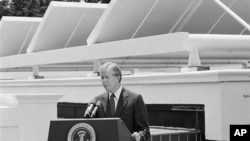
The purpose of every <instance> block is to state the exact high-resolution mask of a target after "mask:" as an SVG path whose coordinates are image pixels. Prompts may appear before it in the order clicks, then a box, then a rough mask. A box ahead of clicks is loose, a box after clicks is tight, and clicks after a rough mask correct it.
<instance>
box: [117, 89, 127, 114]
mask: <svg viewBox="0 0 250 141" xmlns="http://www.w3.org/2000/svg"><path fill="white" fill-rule="evenodd" d="M128 98H129V95H128V93H127V91H126V89H124V88H122V92H121V95H120V98H119V101H118V104H117V108H116V112H115V116H120V114H121V112H122V111H123V109H124V107H126V104H127V103H128Z"/></svg>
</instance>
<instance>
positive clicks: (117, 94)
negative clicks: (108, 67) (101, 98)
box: [109, 85, 122, 99]
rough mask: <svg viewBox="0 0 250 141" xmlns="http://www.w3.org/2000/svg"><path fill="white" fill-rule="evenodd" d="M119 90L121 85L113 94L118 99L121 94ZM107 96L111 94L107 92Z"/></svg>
mask: <svg viewBox="0 0 250 141" xmlns="http://www.w3.org/2000/svg"><path fill="white" fill-rule="evenodd" d="M121 92H122V85H121V86H120V87H119V88H118V89H117V91H116V92H115V93H114V95H115V98H117V99H119V98H120V95H121ZM109 96H111V93H109Z"/></svg>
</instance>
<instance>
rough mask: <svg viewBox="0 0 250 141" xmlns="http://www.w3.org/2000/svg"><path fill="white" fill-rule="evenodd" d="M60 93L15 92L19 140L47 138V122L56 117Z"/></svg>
mask: <svg viewBox="0 0 250 141" xmlns="http://www.w3.org/2000/svg"><path fill="white" fill-rule="evenodd" d="M62 96H63V95H61V94H21V95H20V94H17V95H16V97H17V100H18V102H19V106H18V109H19V141H45V140H48V133H49V124H50V121H51V120H55V119H56V118H57V102H58V99H59V98H61V97H62Z"/></svg>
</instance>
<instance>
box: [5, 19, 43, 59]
mask: <svg viewBox="0 0 250 141" xmlns="http://www.w3.org/2000/svg"><path fill="white" fill-rule="evenodd" d="M40 22H41V18H31V17H12V16H9V17H8V16H4V17H2V20H1V21H0V57H3V56H10V55H17V54H23V53H26V49H27V47H28V45H29V43H30V41H31V39H32V37H33V35H34V33H35V31H36V29H37V27H38V25H39V23H40Z"/></svg>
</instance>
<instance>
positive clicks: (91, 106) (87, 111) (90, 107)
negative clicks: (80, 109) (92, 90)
mask: <svg viewBox="0 0 250 141" xmlns="http://www.w3.org/2000/svg"><path fill="white" fill-rule="evenodd" d="M95 103H96V100H95V99H93V100H91V101H90V102H89V104H88V107H87V109H86V111H85V113H84V116H83V117H85V118H89V117H90V115H91V112H92V110H93V108H94V106H95Z"/></svg>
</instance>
